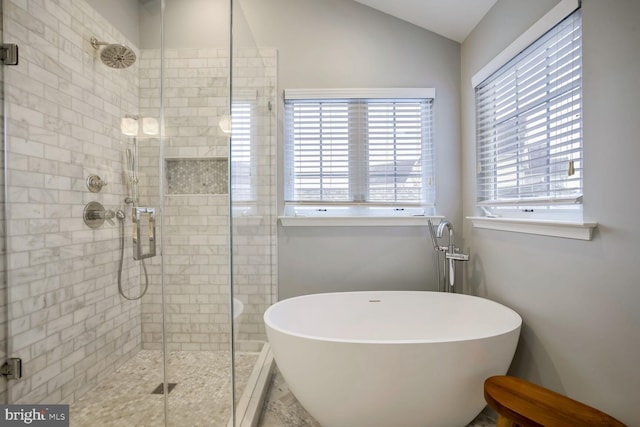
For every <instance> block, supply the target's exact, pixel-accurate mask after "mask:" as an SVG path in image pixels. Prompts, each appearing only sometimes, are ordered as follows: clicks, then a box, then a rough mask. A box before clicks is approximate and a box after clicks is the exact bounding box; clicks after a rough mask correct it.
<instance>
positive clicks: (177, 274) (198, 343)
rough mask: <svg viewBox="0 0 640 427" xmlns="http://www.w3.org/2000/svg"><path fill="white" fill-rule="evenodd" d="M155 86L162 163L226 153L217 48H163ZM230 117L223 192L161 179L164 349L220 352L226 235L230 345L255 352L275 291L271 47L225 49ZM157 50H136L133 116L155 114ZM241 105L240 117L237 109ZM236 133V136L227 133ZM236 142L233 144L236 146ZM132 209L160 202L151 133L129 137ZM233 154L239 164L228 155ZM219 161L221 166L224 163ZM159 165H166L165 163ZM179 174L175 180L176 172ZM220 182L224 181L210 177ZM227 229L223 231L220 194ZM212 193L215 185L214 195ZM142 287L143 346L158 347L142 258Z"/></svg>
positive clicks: (158, 306)
mask: <svg viewBox="0 0 640 427" xmlns="http://www.w3.org/2000/svg"><path fill="white" fill-rule="evenodd" d="M165 59H166V63H165V64H166V69H165V85H164V96H165V98H164V105H165V109H164V132H165V135H166V141H165V148H164V153H162V155H163V156H164V159H165V161H167V160H169V161H183V162H185V163H188V162H205V163H210V162H212V161H214V160H219V159H221V158H222V159H226V158H228V156H229V149H228V146H229V134H227V133H225V131H224V129H223V128H224V126H220V125H219V124H220V121H221V119H222V120H223V122H224V118H225V116H226V117H228V114H229V101H228V98H229V96H228V95H229V93H228V86H229V80H228V64H229V53H228V50H225V49H216V48H202V49H167V50H165ZM233 65H234V85H235V87H237V88H241V89H237V90H235V91H234V94H233V99H234V104H236V103H238V104H241V105H242V106H243V108H244V110H243V111H244V112H245V113H246V114H245V115H244V116H243V117H244V121H243V122H242V123H241V124H240V125H239V126H238V125H236V122H235V119H234V125H233V132H232V134H233V135H234V137H233V138H234V144H236V145H234V146H239V147H240V148H239V149H238V150H235V149H234V151H232V159H231V161H229V162H228V166H229V167H230V168H231V182H230V183H229V184H227V185H229V186H230V189H227V191H226V192H224V193H222V194H213V193H215V192H213V191H212V192H209V194H199V192H198V191H195V190H194V191H193V193H189V191H188V188H189V183H188V182H181V181H180V180H181V179H185V180H187V181H188V179H189V178H188V175H187V174H183V175H181V176H178V175H175V176H173V178H172V182H171V183H170V184H171V186H173V187H177V188H181V189H182V191H179V192H177V193H179V194H176V192H173V191H169V190H168V187H169V183H165V193H166V194H165V195H164V212H163V221H164V223H163V226H162V233H163V234H162V239H163V248H164V252H163V253H164V271H165V277H164V283H165V284H164V286H165V294H166V297H165V298H166V319H165V326H166V333H165V337H166V340H167V349H169V350H223V349H228V345H229V334H230V322H229V319H230V313H229V307H230V304H229V301H230V290H229V285H228V284H229V281H230V276H229V274H230V271H229V266H228V265H229V264H228V262H229V250H228V247H229V241H230V238H232V240H233V260H234V262H233V266H234V269H233V283H234V298H235V300H236V302H235V305H234V306H235V308H236V310H235V313H234V316H235V318H236V323H235V333H236V339H237V341H236V343H237V346H236V348H237V349H238V350H241V351H242V350H245V351H256V350H259V349H260V348H261V347H262V345H263V343H264V342H265V340H266V336H265V332H264V326H263V320H262V314H263V313H264V311H265V310H266V308H267V307H268V306H269V305H270V304H271V302H272V298H273V297H272V295H275V290H276V289H275V286H276V285H275V283H276V267H275V266H276V259H275V254H276V251H275V244H276V242H275V240H276V239H275V235H276V229H275V227H276V224H275V221H276V213H275V210H276V208H275V200H276V194H275V191H276V144H275V141H276V137H275V132H276V125H275V122H276V119H275V117H276V114H275V108H273V106H274V105H275V94H276V71H277V54H276V51H275V49H244V50H239V51H237V52H234V64H233ZM159 66H160V52H159V51H158V50H152V49H149V50H146V49H143V50H142V52H141V60H140V76H141V77H140V114H141V115H143V116H151V117H158V116H159V107H160V91H159V88H160V73H159ZM247 111H250V113H247ZM236 135H237V136H236ZM238 144H239V145H238ZM139 145H140V148H139V152H140V161H139V164H140V194H141V200H140V203H141V205H145V204H150V205H152V206H153V205H155V206H157V205H158V204H159V203H160V195H159V185H160V175H159V173H158V164H159V163H160V160H159V156H160V155H161V153H160V147H159V143H158V139H157V138H146V139H141V140H140V141H139ZM235 159H239V160H235ZM225 163H226V162H225ZM165 166H166V163H165ZM181 177H182V178H181ZM218 184H219V185H225V184H224V183H218ZM229 190H230V192H231V198H232V199H233V200H234V202H233V206H234V207H233V209H232V212H233V218H232V223H233V228H232V230H233V235H232V236H230V235H229V223H230V220H229V212H230V211H229V195H228V194H225V193H227V192H229ZM216 192H220V191H216ZM149 267H150V268H149V271H150V277H151V283H152V285H151V287H150V290H149V296H148V297H145V301H144V303H143V306H142V313H143V315H142V331H143V348H145V349H159V348H161V347H162V295H161V287H160V285H159V283H160V265H159V260H158V259H153V260H151V261H150V266H149Z"/></svg>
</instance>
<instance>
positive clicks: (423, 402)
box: [264, 291, 522, 427]
mask: <svg viewBox="0 0 640 427" xmlns="http://www.w3.org/2000/svg"><path fill="white" fill-rule="evenodd" d="M264 320H265V323H266V326H267V336H268V338H269V342H270V343H271V349H272V352H273V356H274V358H275V360H276V363H277V365H278V368H279V369H280V371H281V373H282V376H283V377H284V379H285V381H286V382H287V384H288V385H289V387H290V389H291V391H292V393H293V394H294V395H295V396H296V398H297V399H298V400H299V401H300V403H301V404H302V406H304V407H305V408H306V409H307V411H308V412H309V413H310V414H311V415H312V416H313V417H314V418H315V419H316V420H318V422H319V423H320V424H321V425H322V426H323V427H389V426H402V427H413V426H415V427H424V426H433V427H446V426H452V427H460V426H464V425H467V424H468V423H469V422H470V421H471V420H473V419H474V418H475V417H476V416H477V415H478V414H479V413H480V411H482V409H483V408H484V406H485V401H484V397H483V383H484V380H485V379H486V378H488V377H490V376H492V375H504V374H505V373H506V372H507V369H508V368H509V365H510V364H511V360H512V358H513V354H514V352H515V349H516V345H517V343H518V337H519V334H520V327H521V325H522V319H521V318H520V316H519V315H518V314H517V313H516V312H514V311H513V310H511V309H510V308H507V307H505V306H503V305H501V304H498V303H496V302H493V301H490V300H487V299H484V298H479V297H474V296H469V295H462V294H452V293H440V292H413V291H406V292H405V291H388V292H343V293H327V294H315V295H306V296H301V297H295V298H290V299H286V300H283V301H280V302H278V303H276V304H274V305H273V306H271V307H270V308H269V309H268V310H267V311H266V313H265V315H264Z"/></svg>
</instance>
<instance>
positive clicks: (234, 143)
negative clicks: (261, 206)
mask: <svg viewBox="0 0 640 427" xmlns="http://www.w3.org/2000/svg"><path fill="white" fill-rule="evenodd" d="M253 110H254V103H252V102H237V103H233V104H232V106H231V185H230V187H231V197H232V199H233V200H234V201H238V202H242V201H251V200H255V198H256V196H255V183H254V182H253V180H254V175H255V174H254V173H253V172H254V169H255V166H256V164H255V163H256V162H255V160H254V159H253V156H254V151H255V150H253V147H252V140H253V138H252V137H253V134H254V131H255V130H254V126H255V124H254V120H253V118H254V116H255V113H254V111H253Z"/></svg>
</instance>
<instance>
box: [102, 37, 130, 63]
mask: <svg viewBox="0 0 640 427" xmlns="http://www.w3.org/2000/svg"><path fill="white" fill-rule="evenodd" d="M91 46H93V48H94V49H96V50H97V49H100V46H105V47H104V49H102V52H100V60H101V61H102V63H103V64H104V65H106V66H107V67H111V68H117V69H122V68H128V67H130V66H132V65H133V63H134V62H136V54H135V52H134V51H133V50H132V49H131V48H130V47H129V46H125V45H123V44H117V43H113V44H111V43H107V42H101V41H99V40H98V39H96V38H95V37H92V38H91Z"/></svg>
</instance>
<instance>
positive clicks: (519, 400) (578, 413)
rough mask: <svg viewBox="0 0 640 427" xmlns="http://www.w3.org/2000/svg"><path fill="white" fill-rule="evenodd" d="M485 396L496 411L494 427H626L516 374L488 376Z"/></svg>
mask: <svg viewBox="0 0 640 427" xmlns="http://www.w3.org/2000/svg"><path fill="white" fill-rule="evenodd" d="M484 398H485V400H486V401H487V403H488V404H489V406H490V407H491V408H493V409H494V410H495V411H496V412H497V413H498V421H497V424H496V426H497V427H540V426H545V427H562V426H567V427H576V426H585V427H586V426H589V427H591V426H625V424H623V423H621V422H620V421H618V420H616V419H615V418H613V417H611V416H609V415H607V414H605V413H604V412H601V411H599V410H597V409H595V408H592V407H591V406H587V405H585V404H583V403H580V402H578V401H575V400H573V399H570V398H568V397H566V396H563V395H562V394H558V393H556V392H554V391H551V390H548V389H546V388H544V387H540V386H538V385H535V384H532V383H530V382H528V381H525V380H523V379H520V378H516V377H510V376H503V375H500V376H495V377H491V378H489V379H487V380H486V381H485V382H484Z"/></svg>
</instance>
